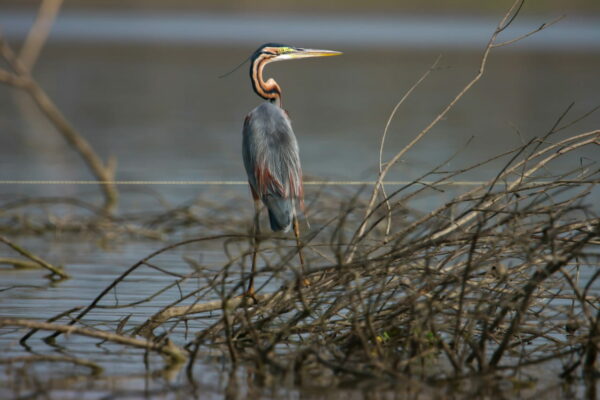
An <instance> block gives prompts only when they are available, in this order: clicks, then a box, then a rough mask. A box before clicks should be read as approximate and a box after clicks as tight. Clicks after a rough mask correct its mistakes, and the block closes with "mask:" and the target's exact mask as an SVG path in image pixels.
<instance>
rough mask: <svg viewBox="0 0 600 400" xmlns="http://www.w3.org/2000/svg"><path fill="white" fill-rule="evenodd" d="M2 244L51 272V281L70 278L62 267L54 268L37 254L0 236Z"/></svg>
mask: <svg viewBox="0 0 600 400" xmlns="http://www.w3.org/2000/svg"><path fill="white" fill-rule="evenodd" d="M0 242H2V243H4V244H6V245H7V246H9V247H10V248H12V249H13V250H15V251H16V252H17V253H19V254H21V255H22V256H23V257H26V258H28V259H30V260H31V261H32V262H33V263H35V264H37V265H38V266H40V267H42V268H44V269H47V270H48V271H50V272H51V274H50V275H49V277H50V279H52V280H61V279H68V278H69V275H68V274H67V273H66V272H64V271H63V269H62V268H61V267H57V266H54V265H52V264H50V263H49V262H47V261H45V260H42V259H41V258H40V257H38V256H36V255H35V254H32V253H30V252H29V251H27V250H25V249H24V248H22V247H21V246H19V245H18V244H16V243H13V242H12V241H10V240H8V239H7V238H5V237H4V236H0ZM57 277H58V278H57Z"/></svg>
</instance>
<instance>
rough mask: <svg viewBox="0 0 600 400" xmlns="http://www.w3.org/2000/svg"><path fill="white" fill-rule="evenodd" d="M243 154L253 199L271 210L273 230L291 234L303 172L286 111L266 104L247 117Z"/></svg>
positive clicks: (299, 196)
mask: <svg viewBox="0 0 600 400" xmlns="http://www.w3.org/2000/svg"><path fill="white" fill-rule="evenodd" d="M242 153H243V157H244V166H245V168H246V173H247V175H248V182H249V183H250V186H251V187H252V191H253V195H254V197H255V198H260V199H261V200H262V201H263V203H264V204H265V205H266V206H267V208H268V210H269V220H270V222H271V228H272V229H273V230H275V231H280V230H283V231H287V230H289V228H290V226H291V223H292V218H293V214H294V212H295V211H294V209H295V207H294V206H295V200H296V199H297V198H299V199H300V201H302V170H301V167H300V157H299V152H298V144H297V142H296V138H295V136H294V132H293V131H292V127H291V124H290V122H289V119H288V118H287V116H286V115H285V113H284V112H283V110H281V109H280V108H279V107H277V106H273V105H271V104H270V103H264V104H262V105H261V106H258V107H257V108H256V109H254V110H253V111H252V112H251V113H250V114H249V115H248V116H247V117H246V120H245V122H244V130H243V144H242Z"/></svg>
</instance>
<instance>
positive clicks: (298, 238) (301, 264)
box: [294, 215, 306, 275]
mask: <svg viewBox="0 0 600 400" xmlns="http://www.w3.org/2000/svg"><path fill="white" fill-rule="evenodd" d="M294 235H295V236H296V246H298V257H299V258H300V267H301V268H302V275H304V273H305V272H306V270H305V269H304V256H303V255H302V246H301V244H302V243H301V242H300V227H299V226H298V217H296V215H294Z"/></svg>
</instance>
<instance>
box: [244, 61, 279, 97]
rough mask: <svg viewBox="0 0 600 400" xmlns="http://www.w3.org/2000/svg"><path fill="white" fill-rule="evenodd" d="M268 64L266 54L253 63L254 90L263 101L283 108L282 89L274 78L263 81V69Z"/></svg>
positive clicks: (251, 78) (251, 69) (251, 67)
mask: <svg viewBox="0 0 600 400" xmlns="http://www.w3.org/2000/svg"><path fill="white" fill-rule="evenodd" d="M268 63H269V57H268V56H267V55H266V54H261V55H259V56H258V57H256V59H255V60H254V61H253V62H252V65H251V66H250V80H251V81H252V88H253V89H254V91H255V92H256V94H257V95H259V96H260V97H262V98H263V99H266V100H269V101H271V102H272V103H275V104H276V105H278V106H280V107H281V88H280V87H279V85H278V84H277V82H275V80H274V79H273V78H269V79H268V80H267V81H266V82H265V81H264V80H263V69H264V67H265V65H267V64H268Z"/></svg>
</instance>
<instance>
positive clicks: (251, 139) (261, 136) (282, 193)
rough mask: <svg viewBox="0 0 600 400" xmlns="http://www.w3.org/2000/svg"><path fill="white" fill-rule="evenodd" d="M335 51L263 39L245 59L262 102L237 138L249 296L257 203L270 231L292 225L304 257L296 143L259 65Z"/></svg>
mask: <svg viewBox="0 0 600 400" xmlns="http://www.w3.org/2000/svg"><path fill="white" fill-rule="evenodd" d="M339 54H342V53H340V52H338V51H331V50H314V49H302V48H297V47H292V46H286V45H282V44H276V43H267V44H264V45H262V46H261V47H259V48H258V49H257V50H256V51H255V52H254V53H253V54H252V56H251V57H250V60H251V63H250V81H251V82H252V88H253V89H254V92H256V94H258V95H259V96H260V97H262V98H263V99H265V100H266V101H265V102H264V103H262V104H261V105H259V106H258V107H256V108H255V109H254V110H252V111H250V113H249V114H248V115H247V116H246V119H245V121H244V129H243V142H242V155H243V157H244V166H245V167H246V173H247V175H248V183H249V184H250V190H251V192H252V197H253V198H254V208H255V217H254V250H253V254H252V275H251V277H250V281H249V284H248V290H247V293H248V294H249V295H251V296H252V295H253V294H254V274H255V272H256V257H257V251H258V246H259V240H258V235H259V231H260V229H259V217H260V202H261V201H262V202H263V204H264V205H265V206H266V207H267V210H268V212H269V222H270V224H271V229H272V230H273V231H275V232H277V231H282V232H287V231H289V230H290V228H291V227H292V226H293V228H294V234H295V236H296V241H297V244H298V249H299V250H298V254H299V257H300V264H301V266H302V268H304V259H303V257H302V252H301V250H300V231H299V228H298V220H297V218H296V205H297V204H299V205H302V201H303V189H302V169H301V167H300V156H299V152H298V143H297V142H296V137H295V136H294V131H293V130H292V125H291V122H290V118H289V117H288V115H287V113H286V111H285V110H284V109H283V108H281V87H280V86H279V85H278V84H277V82H275V80H274V79H273V78H270V79H268V80H267V81H265V80H264V79H263V69H264V67H265V65H267V64H269V63H271V62H274V61H284V60H299V59H301V58H308V57H325V56H336V55H339Z"/></svg>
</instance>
